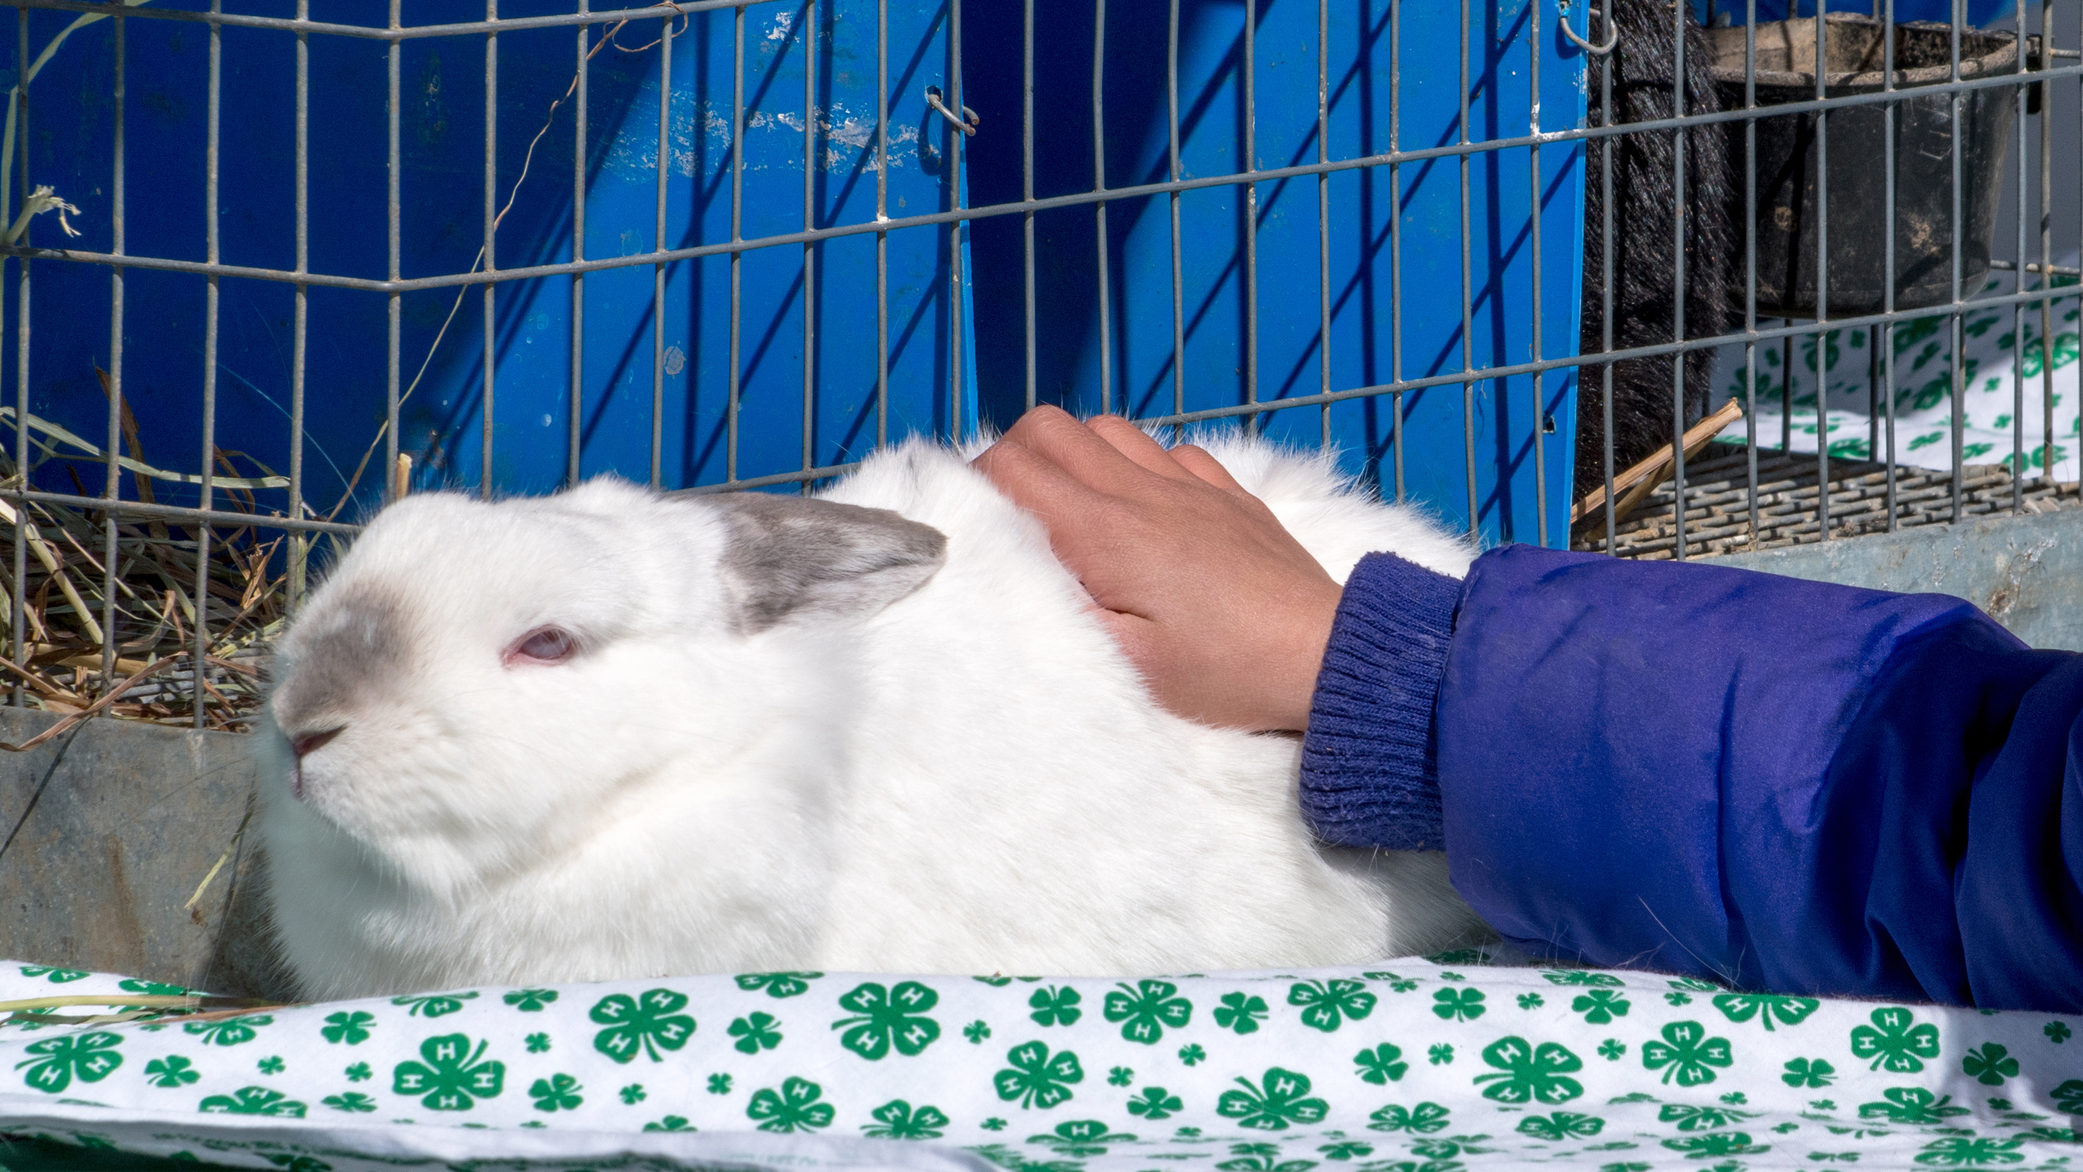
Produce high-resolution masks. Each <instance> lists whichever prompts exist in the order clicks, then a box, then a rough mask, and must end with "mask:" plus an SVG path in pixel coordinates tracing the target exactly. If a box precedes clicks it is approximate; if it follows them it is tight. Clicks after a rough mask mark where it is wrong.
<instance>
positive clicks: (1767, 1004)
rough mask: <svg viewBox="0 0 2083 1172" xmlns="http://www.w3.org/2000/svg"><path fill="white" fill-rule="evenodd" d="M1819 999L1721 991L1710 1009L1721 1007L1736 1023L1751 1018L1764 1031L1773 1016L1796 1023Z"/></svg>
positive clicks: (1769, 1026) (1815, 1005) (1799, 1022)
mask: <svg viewBox="0 0 2083 1172" xmlns="http://www.w3.org/2000/svg"><path fill="white" fill-rule="evenodd" d="M1820 1005H1822V1002H1820V1001H1818V1000H1816V999H1815V998H1813V997H1782V996H1776V995H1773V994H1767V993H1722V994H1719V995H1717V996H1716V997H1715V998H1714V1008H1716V1009H1719V1010H1721V1012H1722V1014H1723V1015H1724V1016H1726V1017H1727V1018H1728V1019H1729V1020H1730V1021H1732V1022H1735V1023H1737V1024H1739V1025H1740V1024H1741V1023H1743V1022H1746V1021H1749V1020H1750V1019H1751V1018H1753V1017H1755V1018H1757V1019H1758V1024H1759V1025H1762V1026H1764V1027H1765V1028H1766V1029H1767V1030H1770V1029H1771V1028H1772V1023H1773V1021H1774V1020H1775V1019H1776V1020H1777V1021H1779V1022H1780V1023H1781V1024H1782V1025H1790V1026H1792V1025H1800V1024H1801V1023H1802V1022H1803V1021H1806V1020H1807V1019H1808V1015H1809V1014H1811V1013H1814V1012H1815V1011H1816V1009H1817V1007H1819V1006H1820Z"/></svg>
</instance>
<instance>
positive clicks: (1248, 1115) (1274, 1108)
mask: <svg viewBox="0 0 2083 1172" xmlns="http://www.w3.org/2000/svg"><path fill="white" fill-rule="evenodd" d="M1236 1082H1237V1086H1238V1087H1239V1088H1241V1089H1239V1090H1234V1091H1224V1092H1222V1098H1221V1099H1219V1100H1217V1101H1216V1104H1215V1113H1216V1114H1217V1115H1220V1116H1222V1117H1223V1118H1225V1119H1234V1120H1236V1121H1237V1126H1239V1127H1249V1128H1252V1129H1253V1130H1256V1131H1284V1130H1286V1129H1287V1128H1288V1127H1289V1126H1291V1125H1293V1124H1297V1123H1305V1124H1306V1123H1321V1122H1323V1119H1324V1116H1325V1115H1326V1114H1327V1113H1328V1112H1329V1111H1330V1109H1331V1106H1330V1104H1329V1103H1326V1102H1325V1101H1324V1100H1322V1099H1319V1098H1312V1097H1310V1095H1309V1076H1308V1075H1305V1074H1298V1073H1296V1072H1295V1071H1292V1070H1286V1069H1283V1068H1281V1067H1278V1066H1270V1067H1267V1068H1266V1072H1265V1073H1264V1074H1263V1075H1261V1076H1259V1081H1258V1085H1256V1086H1254V1085H1252V1083H1251V1081H1250V1080H1249V1079H1244V1078H1239V1079H1237V1080H1236Z"/></svg>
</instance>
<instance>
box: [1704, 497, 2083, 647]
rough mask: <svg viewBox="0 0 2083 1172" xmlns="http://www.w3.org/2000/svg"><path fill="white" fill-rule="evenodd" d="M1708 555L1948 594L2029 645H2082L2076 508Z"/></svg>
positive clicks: (1721, 561) (2082, 581)
mask: <svg viewBox="0 0 2083 1172" xmlns="http://www.w3.org/2000/svg"><path fill="white" fill-rule="evenodd" d="M1712 561H1713V564H1715V565H1718V566H1742V567H1744V568H1745V569H1751V570H1765V571H1768V572H1770V573H1774V574H1785V575H1787V576H1788V577H1791V578H1808V579H1812V580H1815V581H1821V582H1842V583H1844V584H1845V585H1848V586H1866V587H1870V588H1872V589H1875V590H1899V591H1905V592H1922V591H1931V592H1936V593H1940V594H1952V595H1956V596H1958V597H1961V598H1965V599H1967V600H1968V601H1970V602H1972V603H1974V604H1975V605H1976V606H1979V607H1981V608H1982V609H1983V610H1986V611H1988V612H1989V614H1990V617H1992V618H1994V619H1996V621H1998V622H2000V623H2002V624H2003V625H2004V626H2006V627H2008V628H2010V630H2011V632H2012V633H2013V634H2015V635H2017V636H2018V637H2019V638H2021V639H2023V640H2025V641H2026V642H2027V643H2030V644H2032V645H2033V646H2034V647H2051V648H2059V649H2061V650H2065V651H2083V509H2061V510H2057V511H2055V512H2051V513H2042V514H2039V515H2037V516H2027V517H1999V518H1995V519H1991V520H1982V521H1962V522H1960V523H1959V524H1956V525H1920V526H1917V527H1915V528H1911V529H1901V530H1897V531H1896V532H1894V533H1882V534H1874V535H1872V536H1868V537H1854V538H1847V539H1843V540H1838V541H1825V542H1819V543H1817V544H1814V545H1797V546H1790V547H1787V548H1784V549H1769V550H1764V551H1761V552H1758V553H1741V554H1732V555H1730V556H1728V557H1719V558H1714V559H1712Z"/></svg>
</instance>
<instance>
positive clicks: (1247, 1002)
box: [1215, 993, 1267, 1035]
mask: <svg viewBox="0 0 2083 1172" xmlns="http://www.w3.org/2000/svg"><path fill="white" fill-rule="evenodd" d="M1266 1012H1267V1010H1266V999H1265V998H1263V997H1259V996H1256V995H1246V994H1243V993H1224V994H1223V995H1222V1004H1220V1005H1218V1006H1216V1007H1215V1024H1216V1025H1218V1026H1221V1027H1222V1028H1223V1029H1226V1030H1234V1031H1235V1032H1236V1033H1238V1034H1239V1035H1242V1034H1249V1033H1255V1032H1257V1030H1258V1027H1259V1023H1260V1022H1263V1021H1265V1020H1266Z"/></svg>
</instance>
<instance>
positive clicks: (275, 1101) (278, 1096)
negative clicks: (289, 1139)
mask: <svg viewBox="0 0 2083 1172" xmlns="http://www.w3.org/2000/svg"><path fill="white" fill-rule="evenodd" d="M199 1109H200V1110H201V1111H203V1112H204V1113H206V1114H228V1115H270V1116H274V1117H276V1118H282V1119H302V1118H303V1117H304V1104H302V1103H299V1102H297V1101H296V1100H295V1099H292V1098H290V1097H289V1096H288V1095H285V1094H283V1093H282V1092H281V1091H271V1090H269V1089H267V1088H266V1087H240V1088H239V1089H238V1090H236V1091H233V1092H232V1093H231V1094H229V1095H211V1096H210V1097H208V1098H206V1099H204V1100H203V1101H202V1103H201V1104H200V1105H199Z"/></svg>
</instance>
